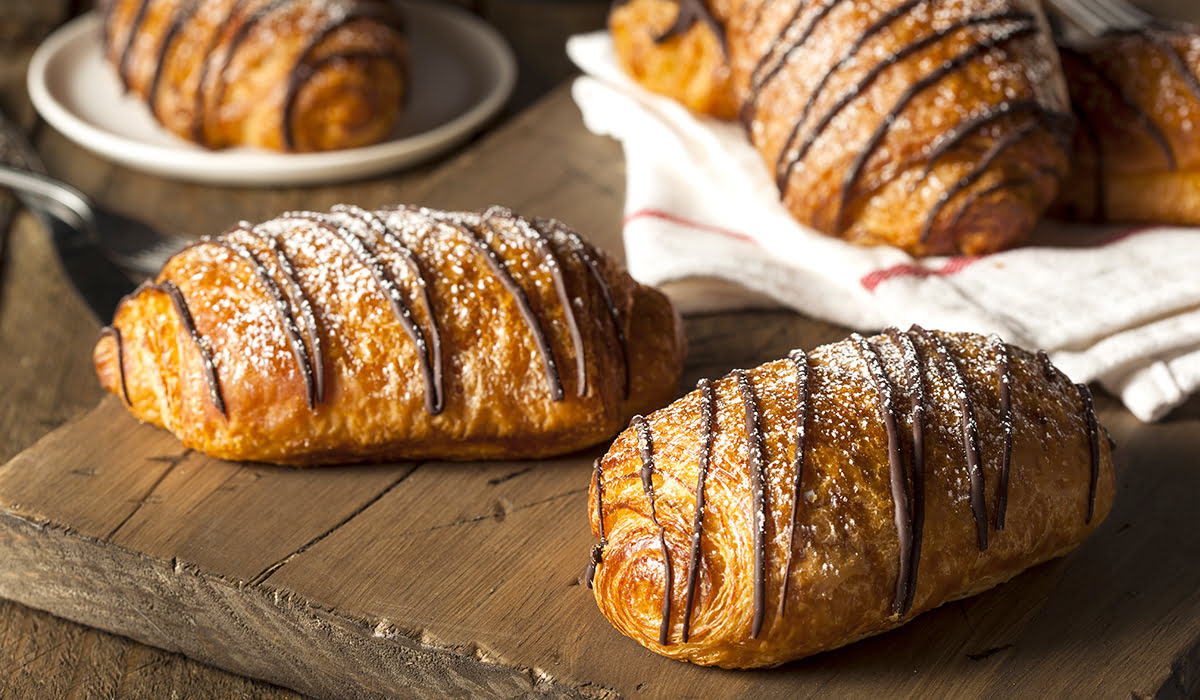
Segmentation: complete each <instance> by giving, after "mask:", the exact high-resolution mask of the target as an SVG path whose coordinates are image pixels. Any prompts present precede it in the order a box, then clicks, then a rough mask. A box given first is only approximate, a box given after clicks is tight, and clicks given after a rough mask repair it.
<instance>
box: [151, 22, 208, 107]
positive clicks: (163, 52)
mask: <svg viewBox="0 0 1200 700" xmlns="http://www.w3.org/2000/svg"><path fill="white" fill-rule="evenodd" d="M199 7H200V0H191V1H190V2H184V3H180V5H179V6H178V7H176V8H175V13H174V14H173V15H172V16H171V24H170V25H168V26H167V31H165V32H164V33H163V40H162V43H161V44H159V46H158V60H156V61H155V62H154V74H153V75H152V76H150V87H149V88H148V89H147V90H146V104H147V105H149V106H150V111H151V112H152V113H153V114H154V116H155V117H160V115H159V113H158V105H157V104H156V103H157V102H158V86H159V84H160V83H161V82H162V74H163V68H164V66H165V65H166V63H167V54H168V53H170V51H171V46H172V45H174V43H175V38H176V37H177V36H179V33H180V32H181V31H183V28H184V26H185V25H186V24H187V22H188V21H189V20H190V19H191V18H192V15H194V14H196V10H197V9H198V8H199ZM160 119H161V118H160Z"/></svg>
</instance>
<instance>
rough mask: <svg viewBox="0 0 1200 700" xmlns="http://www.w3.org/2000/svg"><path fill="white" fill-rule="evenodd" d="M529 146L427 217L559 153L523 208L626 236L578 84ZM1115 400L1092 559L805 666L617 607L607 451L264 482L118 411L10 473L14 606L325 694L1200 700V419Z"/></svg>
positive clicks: (710, 349)
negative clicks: (726, 661)
mask: <svg viewBox="0 0 1200 700" xmlns="http://www.w3.org/2000/svg"><path fill="white" fill-rule="evenodd" d="M506 133H507V136H506V137H505V139H506V140H504V141H502V142H497V143H502V144H503V145H502V146H501V145H496V146H486V147H484V148H480V149H477V150H476V151H474V155H472V156H471V157H470V158H466V159H464V160H463V161H461V162H460V163H459V164H458V165H456V166H455V167H454V168H451V169H448V170H445V171H442V172H441V175H439V178H440V179H438V180H436V181H434V182H432V183H429V184H428V186H427V190H426V191H427V193H428V194H429V198H427V199H424V200H422V201H423V202H425V203H428V204H431V205H433V206H451V205H453V204H454V203H453V202H451V203H450V204H444V203H443V202H442V201H439V197H445V198H447V199H449V198H450V195H449V194H447V193H450V192H452V191H454V190H455V189H456V188H457V187H460V186H466V185H463V183H469V182H471V180H470V178H472V177H474V178H476V179H477V180H478V179H479V178H486V177H487V173H488V172H489V171H497V172H498V171H502V170H503V169H504V168H505V167H511V163H512V162H514V159H518V160H516V162H533V163H535V164H537V165H538V166H539V167H537V168H535V169H534V171H532V172H531V174H530V176H529V177H527V178H525V179H524V180H523V181H522V182H521V184H520V187H523V188H526V191H532V192H534V194H530V195H528V197H527V198H526V199H525V200H524V201H516V200H518V199H520V197H517V196H512V197H508V198H505V199H504V202H505V203H507V204H509V205H510V206H512V207H513V208H514V209H516V210H518V211H522V212H528V213H531V214H535V215H547V214H553V213H555V212H563V211H570V212H572V213H573V214H574V216H571V217H566V216H564V218H567V219H568V220H569V221H571V223H573V224H575V225H576V226H577V227H578V228H580V229H581V230H586V231H600V232H602V235H603V232H607V235H608V236H609V237H610V238H609V239H608V240H607V241H606V242H605V243H604V244H605V245H606V246H607V247H613V246H615V245H616V241H615V240H613V239H612V237H613V236H614V235H615V232H616V231H617V230H619V221H614V220H613V217H614V216H618V215H619V211H620V205H619V202H620V196H621V190H620V182H621V173H620V172H619V168H618V167H616V166H613V165H611V164H608V165H595V167H590V166H589V165H588V164H589V159H590V158H591V157H592V156H604V157H607V158H609V159H610V160H609V162H610V163H611V160H612V156H613V155H614V154H613V148H614V147H613V146H612V144H611V143H609V142H607V141H606V140H604V139H601V138H599V137H594V136H591V135H590V134H587V132H586V131H585V130H584V129H583V127H582V125H581V124H579V123H578V115H577V113H575V112H574V110H573V107H572V106H571V105H570V102H569V98H568V96H567V95H566V93H565V92H562V91H560V92H559V93H557V94H556V95H554V96H553V97H552V98H551V100H549V101H548V102H547V103H546V104H544V105H542V106H540V107H539V108H537V109H536V110H534V111H533V112H532V113H531V115H529V116H527V117H524V118H523V119H522V120H519V121H518V122H517V123H515V124H514V125H513V126H511V127H509V128H508V129H507V130H506ZM522 143H524V145H521V144H522ZM547 144H550V145H552V146H553V145H558V146H560V147H566V146H569V147H570V150H569V152H562V153H555V152H554V150H553V148H549V149H548V148H547ZM522 153H524V154H525V155H524V156H522V155H521V154H522ZM533 153H538V154H541V155H538V156H537V158H539V159H540V160H533V161H521V160H519V159H520V158H521V157H525V158H531V157H532V156H530V155H529V154H533ZM616 153H617V155H619V151H617V152H616ZM597 162H599V161H597ZM455 178H463V179H461V180H456V179H455ZM488 181H489V182H490V181H491V180H488ZM539 183H542V184H545V185H547V186H546V187H545V189H544V190H541V191H542V192H544V193H545V194H537V192H539V190H538V188H539V186H540V185H539ZM549 183H553V185H554V186H552V187H551V186H549ZM513 187H516V185H514V186H513ZM501 194H503V193H501ZM318 198H319V197H318ZM581 203H583V204H581ZM592 205H594V208H593V206H592ZM314 206H316V205H314ZM597 212H605V213H597ZM614 212H615V213H614ZM589 217H592V218H594V220H589ZM687 326H688V336H689V342H690V345H691V351H690V355H689V357H690V359H689V364H688V369H687V376H686V377H685V385H690V384H691V383H692V382H694V381H695V379H696V378H697V377H700V376H718V375H721V374H724V373H725V372H727V371H729V370H730V369H732V368H734V367H747V366H752V365H755V364H758V363H759V362H762V361H765V360H768V359H774V358H777V357H780V356H782V355H783V354H784V353H785V352H786V351H787V350H788V349H790V348H792V347H805V348H811V347H814V346H815V345H818V344H820V343H823V342H828V341H832V340H836V339H840V338H841V337H843V336H844V334H845V330H844V329H839V328H834V327H831V326H828V325H825V324H820V323H817V322H814V321H812V320H810V319H806V318H803V317H801V316H798V315H796V314H792V313H789V312H782V311H762V312H756V313H741V314H736V315H732V314H724V315H711V316H701V317H694V318H690V319H688V323H687ZM1099 406H1100V409H1101V418H1102V420H1103V421H1104V422H1105V424H1106V425H1107V426H1108V427H1109V429H1110V430H1111V431H1112V433H1113V435H1114V437H1115V438H1116V440H1117V442H1118V445H1119V448H1118V451H1117V453H1116V462H1117V469H1118V475H1119V481H1120V484H1119V492H1118V498H1117V503H1116V507H1115V509H1114V511H1113V513H1112V514H1111V515H1110V516H1109V518H1108V520H1107V521H1106V522H1105V523H1104V524H1103V525H1102V526H1101V528H1100V529H1099V530H1098V531H1097V532H1096V534H1095V535H1094V536H1093V537H1092V538H1090V539H1089V540H1088V541H1087V542H1085V543H1084V545H1083V546H1082V547H1080V548H1079V549H1078V550H1077V551H1075V552H1073V553H1072V554H1070V555H1069V556H1067V557H1065V558H1063V559H1060V560H1057V561H1054V562H1051V563H1049V564H1046V565H1043V566H1040V567H1037V568H1035V569H1033V570H1031V571H1029V572H1027V573H1026V574H1024V575H1022V576H1020V577H1019V578H1017V579H1016V580H1014V581H1012V582H1010V583H1008V584H1006V585H1004V586H1001V587H999V588H997V589H994V590H993V591H990V592H987V593H984V594H983V595H980V596H977V597H974V598H971V599H968V600H965V601H959V602H956V603H952V604H949V605H947V606H944V607H942V608H940V609H938V610H935V611H933V612H930V613H927V614H925V615H923V616H921V617H920V618H918V619H917V620H915V621H913V622H912V623H910V624H908V625H907V626H905V627H903V628H901V629H899V630H897V631H894V632H892V633H889V634H886V635H882V636H879V637H876V638H873V639H869V640H866V641H864V642H860V643H858V644H855V645H852V646H850V647H847V648H844V649H841V650H838V651H834V652H831V653H827V654H823V655H820V656H817V657H814V658H811V659H807V660H803V661H800V662H796V663H792V664H789V665H786V666H784V667H782V668H778V669H772V670H763V671H754V672H728V671H721V670H715V669H704V668H699V667H695V666H691V665H687V664H682V663H678V662H674V661H670V660H666V659H663V658H660V657H658V656H655V655H654V654H651V653H650V652H647V651H645V650H644V649H642V648H641V647H640V646H638V645H637V644H635V643H634V642H632V641H630V640H628V639H626V638H625V637H623V636H621V635H620V634H619V633H617V632H616V631H615V630H614V629H613V628H612V627H611V626H610V625H609V623H608V622H607V621H606V620H605V619H604V618H603V617H602V616H601V615H600V613H599V612H598V610H597V609H596V606H595V603H594V601H593V600H592V597H591V593H590V591H589V590H588V589H587V588H586V587H585V586H583V585H582V575H583V572H584V566H585V564H586V560H587V555H588V551H589V549H590V547H591V546H592V544H593V543H594V540H593V538H592V536H591V533H590V531H589V528H588V525H587V498H586V494H587V486H588V481H589V478H590V475H591V461H592V459H593V458H594V457H595V456H596V455H598V454H599V453H600V451H602V449H603V446H601V447H599V448H597V449H595V450H592V451H588V452H585V453H581V454H577V455H572V456H569V457H565V458H562V459H556V460H547V461H538V462H492V463H465V464H440V463H411V464H381V465H367V466H356V467H340V468H318V469H290V468H279V467H270V466H263V465H239V464H232V463H228V462H223V461H219V460H213V459H209V458H207V457H205V456H204V455H201V454H198V453H195V452H191V451H188V450H186V449H184V448H182V447H181V446H180V445H179V443H178V442H177V441H176V440H175V439H174V438H173V437H172V436H170V435H169V434H167V433H165V432H163V431H161V430H158V429H155V428H152V427H149V426H145V425H140V424H138V423H137V422H136V421H135V420H133V419H132V418H131V417H129V416H128V415H127V413H126V412H125V410H124V409H123V407H122V406H121V404H120V402H119V401H117V400H116V399H115V398H110V399H107V400H105V401H103V402H101V403H100V404H99V405H98V406H97V407H96V408H95V409H93V410H92V411H90V412H88V413H86V414H85V415H83V416H82V417H80V418H78V419H77V420H75V421H73V422H71V423H68V424H67V425H65V426H63V427H62V428H60V429H59V430H57V431H55V432H53V433H51V434H50V435H48V436H47V437H46V438H44V439H43V440H41V441H40V442H38V443H37V444H36V445H34V446H33V447H31V448H29V449H28V450H26V451H25V452H23V453H21V454H20V455H19V456H17V457H16V458H15V459H13V460H12V461H11V462H9V463H8V464H6V465H5V466H3V467H0V597H4V598H10V599H13V600H16V601H19V602H21V603H24V604H27V605H30V606H33V607H37V608H40V609H44V610H48V611H50V612H52V613H54V614H56V615H59V616H62V617H66V618H69V619H72V620H76V621H79V622H83V623H85V624H88V625H92V626H96V627H99V628H102V629H105V630H110V631H113V632H117V633H119V634H123V635H127V636H129V637H132V638H135V639H137V640H140V641H143V642H146V643H149V644H152V645H155V646H158V647H162V648H165V649H170V650H176V651H179V652H181V653H183V654H186V655H188V656H190V657H193V658H196V659H199V660H201V661H204V662H207V663H211V664H214V665H216V666H220V667H222V668H226V669H230V670H232V671H235V672H237V673H241V674H245V675H249V676H254V677H258V678H263V679H267V680H270V681H273V682H276V683H279V684H281V685H285V686H288V687H291V688H295V689H298V690H300V691H303V692H306V693H311V694H314V695H320V696H337V697H347V696H378V695H389V694H402V695H429V696H439V697H441V696H445V695H451V694H453V695H473V696H474V695H488V696H513V695H527V694H541V693H546V694H567V695H569V694H580V695H584V696H600V697H609V696H640V695H644V694H645V695H654V696H658V695H669V696H680V697H686V696H699V695H704V696H718V697H720V696H745V695H749V694H751V693H754V694H755V695H756V696H760V697H771V696H781V697H782V696H787V697H805V696H817V695H820V696H828V695H849V694H853V695H873V694H877V693H887V694H888V695H889V696H894V695H898V696H921V697H928V696H955V697H961V696H996V695H1003V696H1037V697H1063V696H1078V697H1126V698H1127V697H1130V696H1131V695H1133V696H1138V697H1141V696H1154V695H1161V696H1163V697H1172V696H1183V695H1188V694H1192V693H1196V692H1198V687H1197V684H1198V678H1197V677H1198V669H1200V557H1197V556H1196V555H1197V553H1200V513H1198V512H1197V509H1196V508H1195V504H1196V498H1197V495H1198V494H1200V465H1197V464H1196V462H1197V460H1196V458H1195V454H1196V449H1197V447H1198V446H1200V429H1198V428H1200V406H1198V405H1197V402H1195V401H1193V402H1192V404H1190V405H1189V406H1188V407H1186V408H1185V409H1184V410H1183V411H1181V412H1177V413H1176V415H1175V416H1174V417H1173V418H1172V419H1171V420H1170V421H1167V422H1165V423H1162V424H1157V425H1142V424H1139V423H1138V422H1137V421H1136V420H1135V419H1133V418H1132V417H1131V416H1130V415H1129V414H1128V413H1127V412H1125V411H1124V410H1122V409H1121V408H1120V407H1119V406H1118V405H1116V404H1115V403H1114V402H1113V401H1111V400H1109V399H1107V398H1105V397H1103V396H1101V397H1100V398H1099Z"/></svg>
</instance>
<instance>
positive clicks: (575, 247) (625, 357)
mask: <svg viewBox="0 0 1200 700" xmlns="http://www.w3.org/2000/svg"><path fill="white" fill-rule="evenodd" d="M541 224H542V225H549V226H551V227H553V229H554V230H555V231H556V232H558V233H559V234H560V235H562V236H565V237H566V239H567V245H568V247H569V248H570V250H571V253H573V254H574V255H575V257H577V258H578V259H579V260H580V261H581V262H583V264H584V265H585V266H586V267H587V269H588V272H589V273H590V274H591V276H592V279H593V280H595V282H596V284H597V285H598V286H599V287H600V294H601V296H603V297H604V304H605V306H606V307H607V308H608V317H609V319H610V320H611V321H612V325H613V332H614V333H615V334H616V336H617V343H618V344H619V345H620V347H621V359H622V361H623V365H622V371H623V373H624V376H623V380H622V390H621V391H622V394H621V398H628V396H629V374H630V372H629V364H630V362H629V341H628V340H626V339H625V329H624V324H623V323H622V321H621V312H620V310H619V309H617V303H616V301H615V300H614V299H613V294H612V285H610V284H609V282H608V278H607V277H606V276H605V275H604V270H602V269H600V261H599V260H598V259H597V253H596V250H595V249H594V248H592V246H591V245H589V244H588V243H587V242H586V241H584V240H583V237H581V236H580V235H579V234H578V233H575V232H574V231H572V230H571V229H570V228H569V227H568V226H567V225H566V224H564V223H562V222H561V221H558V220H557V219H548V220H542V221H541Z"/></svg>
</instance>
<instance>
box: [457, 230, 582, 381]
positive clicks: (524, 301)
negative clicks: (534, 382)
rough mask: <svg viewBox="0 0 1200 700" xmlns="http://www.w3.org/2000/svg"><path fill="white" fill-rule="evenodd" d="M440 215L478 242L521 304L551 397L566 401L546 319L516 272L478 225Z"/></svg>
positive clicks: (495, 272) (498, 276) (476, 245)
mask: <svg viewBox="0 0 1200 700" xmlns="http://www.w3.org/2000/svg"><path fill="white" fill-rule="evenodd" d="M437 218H438V220H439V221H444V222H447V223H449V224H450V225H451V226H453V227H454V228H456V229H458V230H459V231H461V232H462V233H463V234H464V235H465V236H466V237H467V241H468V242H469V243H470V244H471V245H472V246H474V248H475V250H476V251H477V252H478V253H479V254H480V255H481V256H482V257H483V260H484V262H485V263H487V266H488V268H489V269H490V270H491V271H492V275H494V276H495V277H496V281H498V282H499V283H500V286H502V287H504V289H505V291H507V292H508V293H509V296H511V297H512V300H513V301H514V302H516V304H517V308H518V309H519V310H520V312H521V317H522V318H523V319H525V325H526V326H528V327H529V331H530V333H531V334H532V335H533V342H534V344H536V345H537V349H538V352H539V353H540V354H541V357H542V367H543V370H544V371H545V374H546V383H547V385H548V388H549V390H550V397H551V398H552V399H553V400H554V401H562V400H563V396H564V393H563V385H562V377H561V375H559V372H558V363H557V362H555V360H554V354H553V353H552V352H551V351H550V341H549V339H548V338H547V337H546V331H545V330H543V328H542V322H541V321H540V320H539V319H538V317H537V314H535V313H534V312H533V307H532V306H530V304H529V297H528V296H527V295H526V294H525V290H524V289H521V285H519V284H517V281H516V280H515V279H513V276H512V273H511V272H509V270H508V266H507V265H506V264H505V263H504V259H503V258H501V257H500V254H499V253H497V252H496V251H495V249H494V248H492V246H491V245H489V244H488V242H487V241H486V240H484V239H483V236H481V235H480V234H479V232H478V231H476V230H475V228H474V227H472V226H469V225H467V224H466V223H464V222H461V221H456V220H454V219H451V218H446V217H437ZM483 224H484V225H486V226H488V228H489V229H490V230H492V231H493V233H495V234H496V235H499V232H498V231H496V230H495V229H494V228H492V227H491V226H490V225H489V224H487V221H486V220H484V221H483Z"/></svg>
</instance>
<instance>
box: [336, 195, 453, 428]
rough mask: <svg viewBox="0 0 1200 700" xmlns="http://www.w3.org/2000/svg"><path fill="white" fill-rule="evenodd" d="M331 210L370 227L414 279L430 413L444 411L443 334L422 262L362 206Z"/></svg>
mask: <svg viewBox="0 0 1200 700" xmlns="http://www.w3.org/2000/svg"><path fill="white" fill-rule="evenodd" d="M332 211H334V212H337V213H340V214H348V215H350V216H352V217H354V218H356V219H358V220H359V221H362V222H363V223H365V224H366V225H367V226H368V227H370V229H371V231H372V232H374V233H375V235H376V236H377V237H378V238H379V239H380V240H381V241H383V243H384V245H386V246H387V247H388V248H389V249H390V250H392V251H393V252H394V253H396V254H397V255H399V256H400V257H401V258H402V259H403V260H404V264H405V265H406V266H407V267H408V269H409V272H411V273H412V274H413V276H414V279H415V282H416V284H415V289H416V293H417V296H418V297H420V299H421V304H422V306H424V307H425V315H426V316H427V317H428V318H429V333H428V338H429V355H430V357H429V365H430V368H431V371H432V373H433V404H432V408H431V411H430V412H431V413H432V414H433V415H435V416H436V415H438V414H440V413H441V412H442V410H443V409H444V408H445V401H446V398H445V386H444V382H445V379H444V377H443V369H442V332H441V330H440V329H439V328H438V323H437V316H436V315H435V314H434V310H433V300H432V299H431V298H430V294H429V283H428V281H427V280H426V279H425V274H424V272H423V271H422V269H421V263H420V261H418V260H417V256H416V253H414V252H413V250H412V249H411V248H410V247H409V246H408V245H407V244H406V243H405V242H404V241H402V240H400V238H399V236H397V235H396V232H395V231H393V230H392V227H391V226H389V225H388V223H387V222H386V221H384V220H383V219H381V218H380V217H379V216H377V215H375V213H373V212H369V211H367V210H366V209H363V208H362V207H357V206H354V205H349V204H338V205H335V206H334V207H333V209H332Z"/></svg>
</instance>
